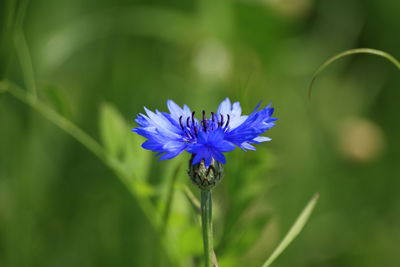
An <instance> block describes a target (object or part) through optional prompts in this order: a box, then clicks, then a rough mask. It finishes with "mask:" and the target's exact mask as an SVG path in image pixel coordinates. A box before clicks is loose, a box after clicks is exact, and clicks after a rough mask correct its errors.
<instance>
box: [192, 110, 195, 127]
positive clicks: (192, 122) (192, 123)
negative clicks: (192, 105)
mask: <svg viewBox="0 0 400 267" xmlns="http://www.w3.org/2000/svg"><path fill="white" fill-rule="evenodd" d="M195 113H196V111H193V112H192V125H193V127H194V126H196V125H194V114H195Z"/></svg>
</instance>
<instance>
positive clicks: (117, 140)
mask: <svg viewBox="0 0 400 267" xmlns="http://www.w3.org/2000/svg"><path fill="white" fill-rule="evenodd" d="M127 132H129V128H128V126H127V124H126V122H125V121H124V119H123V118H122V116H121V114H120V113H119V112H118V110H117V109H116V108H115V107H114V106H112V105H110V104H107V103H104V104H102V106H101V108H100V135H101V141H102V143H103V145H104V147H105V149H106V151H107V152H108V153H109V154H110V155H111V156H112V157H115V158H119V157H121V155H122V151H123V150H124V146H125V145H126V143H125V141H126V135H127Z"/></svg>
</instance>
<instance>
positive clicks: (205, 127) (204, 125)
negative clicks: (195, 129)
mask: <svg viewBox="0 0 400 267" xmlns="http://www.w3.org/2000/svg"><path fill="white" fill-rule="evenodd" d="M201 123H202V124H203V129H204V131H205V132H206V131H207V120H206V112H205V111H204V110H203V120H202V121H201Z"/></svg>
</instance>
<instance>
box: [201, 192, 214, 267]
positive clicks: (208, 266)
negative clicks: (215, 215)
mask: <svg viewBox="0 0 400 267" xmlns="http://www.w3.org/2000/svg"><path fill="white" fill-rule="evenodd" d="M201 224H202V228H203V244H204V262H205V267H212V266H213V258H214V250H213V230H212V199H211V190H202V191H201Z"/></svg>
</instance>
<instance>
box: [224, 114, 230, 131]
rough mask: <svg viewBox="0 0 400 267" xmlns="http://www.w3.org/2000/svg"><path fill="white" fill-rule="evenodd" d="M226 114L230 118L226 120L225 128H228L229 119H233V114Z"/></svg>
mask: <svg viewBox="0 0 400 267" xmlns="http://www.w3.org/2000/svg"><path fill="white" fill-rule="evenodd" d="M226 116H227V117H228V119H227V120H226V124H225V127H224V129H226V127H228V125H229V120H230V119H231V116H229V114H228V115H226Z"/></svg>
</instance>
